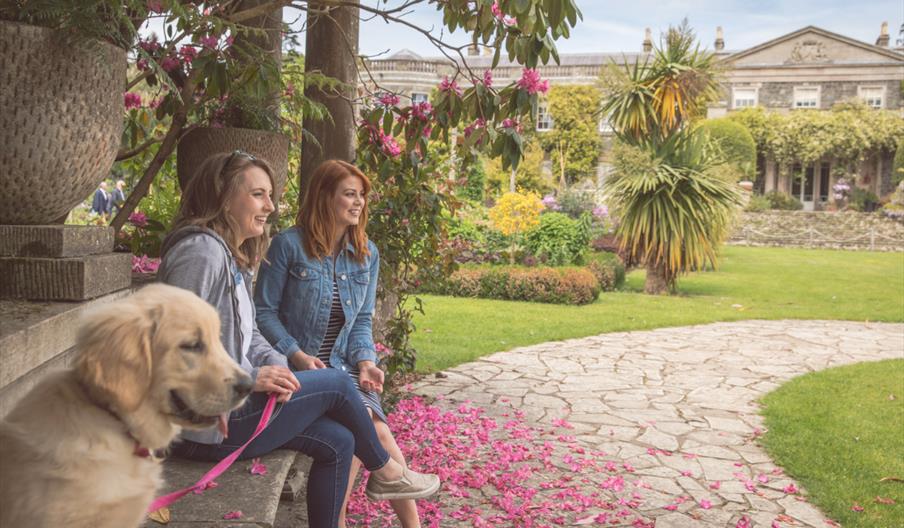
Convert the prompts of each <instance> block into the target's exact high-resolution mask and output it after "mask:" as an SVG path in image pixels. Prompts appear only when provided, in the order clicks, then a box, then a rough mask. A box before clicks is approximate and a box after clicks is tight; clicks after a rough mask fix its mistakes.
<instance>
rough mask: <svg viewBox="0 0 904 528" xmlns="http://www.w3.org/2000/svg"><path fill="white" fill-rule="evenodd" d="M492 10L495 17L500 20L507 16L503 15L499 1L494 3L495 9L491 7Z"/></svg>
mask: <svg viewBox="0 0 904 528" xmlns="http://www.w3.org/2000/svg"><path fill="white" fill-rule="evenodd" d="M490 10H491V11H492V12H493V16H494V17H496V18H497V19H499V20H502V17H503V16H505V15H504V14H503V13H502V8H501V7H499V2H498V1H497V2H493V7H491V8H490Z"/></svg>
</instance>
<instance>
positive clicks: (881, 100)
mask: <svg viewBox="0 0 904 528" xmlns="http://www.w3.org/2000/svg"><path fill="white" fill-rule="evenodd" d="M868 92H874V93H876V92H878V94H879V97H878V104H875V101H876V99H874V98H873V99H872V101H873V102H871V96H870V95H869V94H868ZM857 97H859V98H860V99H862V100H863V102H864V103H866V105H867V106H869V107H870V108H885V86H882V85H874V86H858V87H857Z"/></svg>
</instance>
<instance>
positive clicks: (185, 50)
mask: <svg viewBox="0 0 904 528" xmlns="http://www.w3.org/2000/svg"><path fill="white" fill-rule="evenodd" d="M179 56H180V57H182V62H184V63H185V64H191V61H192V60H194V58H195V57H197V56H198V49H197V48H195V47H194V46H190V45H188V44H186V45H184V46H182V47H181V48H179Z"/></svg>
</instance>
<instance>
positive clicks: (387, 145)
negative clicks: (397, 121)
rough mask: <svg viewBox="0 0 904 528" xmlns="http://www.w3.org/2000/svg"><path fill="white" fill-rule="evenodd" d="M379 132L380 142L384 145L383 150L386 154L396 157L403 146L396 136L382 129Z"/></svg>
mask: <svg viewBox="0 0 904 528" xmlns="http://www.w3.org/2000/svg"><path fill="white" fill-rule="evenodd" d="M379 133H380V143H381V144H382V145H383V146H382V150H383V153H384V154H386V155H387V156H392V157H393V158H395V157H397V156H398V155H399V154H401V153H402V147H400V146H399V144H398V143H397V142H396V140H395V138H393V137H392V136H390V135H387V134H384V133H383V131H382V130H380V131H379Z"/></svg>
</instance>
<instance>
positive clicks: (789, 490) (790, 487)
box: [783, 482, 797, 495]
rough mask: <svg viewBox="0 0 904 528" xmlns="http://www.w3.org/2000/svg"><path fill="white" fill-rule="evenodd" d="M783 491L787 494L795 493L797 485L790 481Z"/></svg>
mask: <svg viewBox="0 0 904 528" xmlns="http://www.w3.org/2000/svg"><path fill="white" fill-rule="evenodd" d="M783 491H784V492H785V493H787V494H788V495H793V494H795V493H797V486H795V485H794V483H793V482H792V483H790V484H788V485H787V486H785V489H784V490H783Z"/></svg>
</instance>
